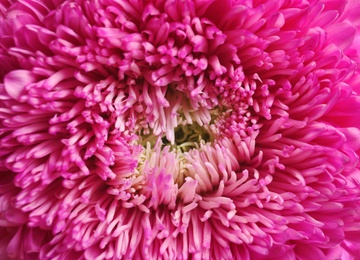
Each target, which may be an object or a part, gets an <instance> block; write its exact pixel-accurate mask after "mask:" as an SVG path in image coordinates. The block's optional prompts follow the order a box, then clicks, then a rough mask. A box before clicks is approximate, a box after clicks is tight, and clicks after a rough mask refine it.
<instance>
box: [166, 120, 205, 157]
mask: <svg viewBox="0 0 360 260" xmlns="http://www.w3.org/2000/svg"><path fill="white" fill-rule="evenodd" d="M174 131H175V140H174V143H173V144H172V143H171V142H170V141H169V140H167V139H166V137H165V136H164V137H162V139H161V140H162V142H163V144H164V145H170V146H172V147H174V148H177V149H180V150H181V151H183V152H186V151H188V150H190V149H192V148H195V147H198V144H199V143H202V142H203V143H207V142H211V141H212V138H211V135H210V133H209V131H208V125H203V126H200V125H199V124H198V123H196V122H194V123H192V124H186V125H179V126H177V127H176V128H175V129H174Z"/></svg>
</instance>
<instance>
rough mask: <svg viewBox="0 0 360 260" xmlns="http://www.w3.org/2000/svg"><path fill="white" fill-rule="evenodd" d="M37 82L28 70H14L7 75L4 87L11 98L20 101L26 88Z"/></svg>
mask: <svg viewBox="0 0 360 260" xmlns="http://www.w3.org/2000/svg"><path fill="white" fill-rule="evenodd" d="M34 81H35V76H34V75H33V73H31V71H28V70H13V71H11V72H9V73H8V74H6V76H5V78H4V87H5V90H6V92H7V93H8V94H9V96H10V97H12V98H14V99H17V100H18V99H19V97H20V96H21V93H22V92H23V90H24V88H25V86H26V85H27V84H29V83H32V82H34Z"/></svg>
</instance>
